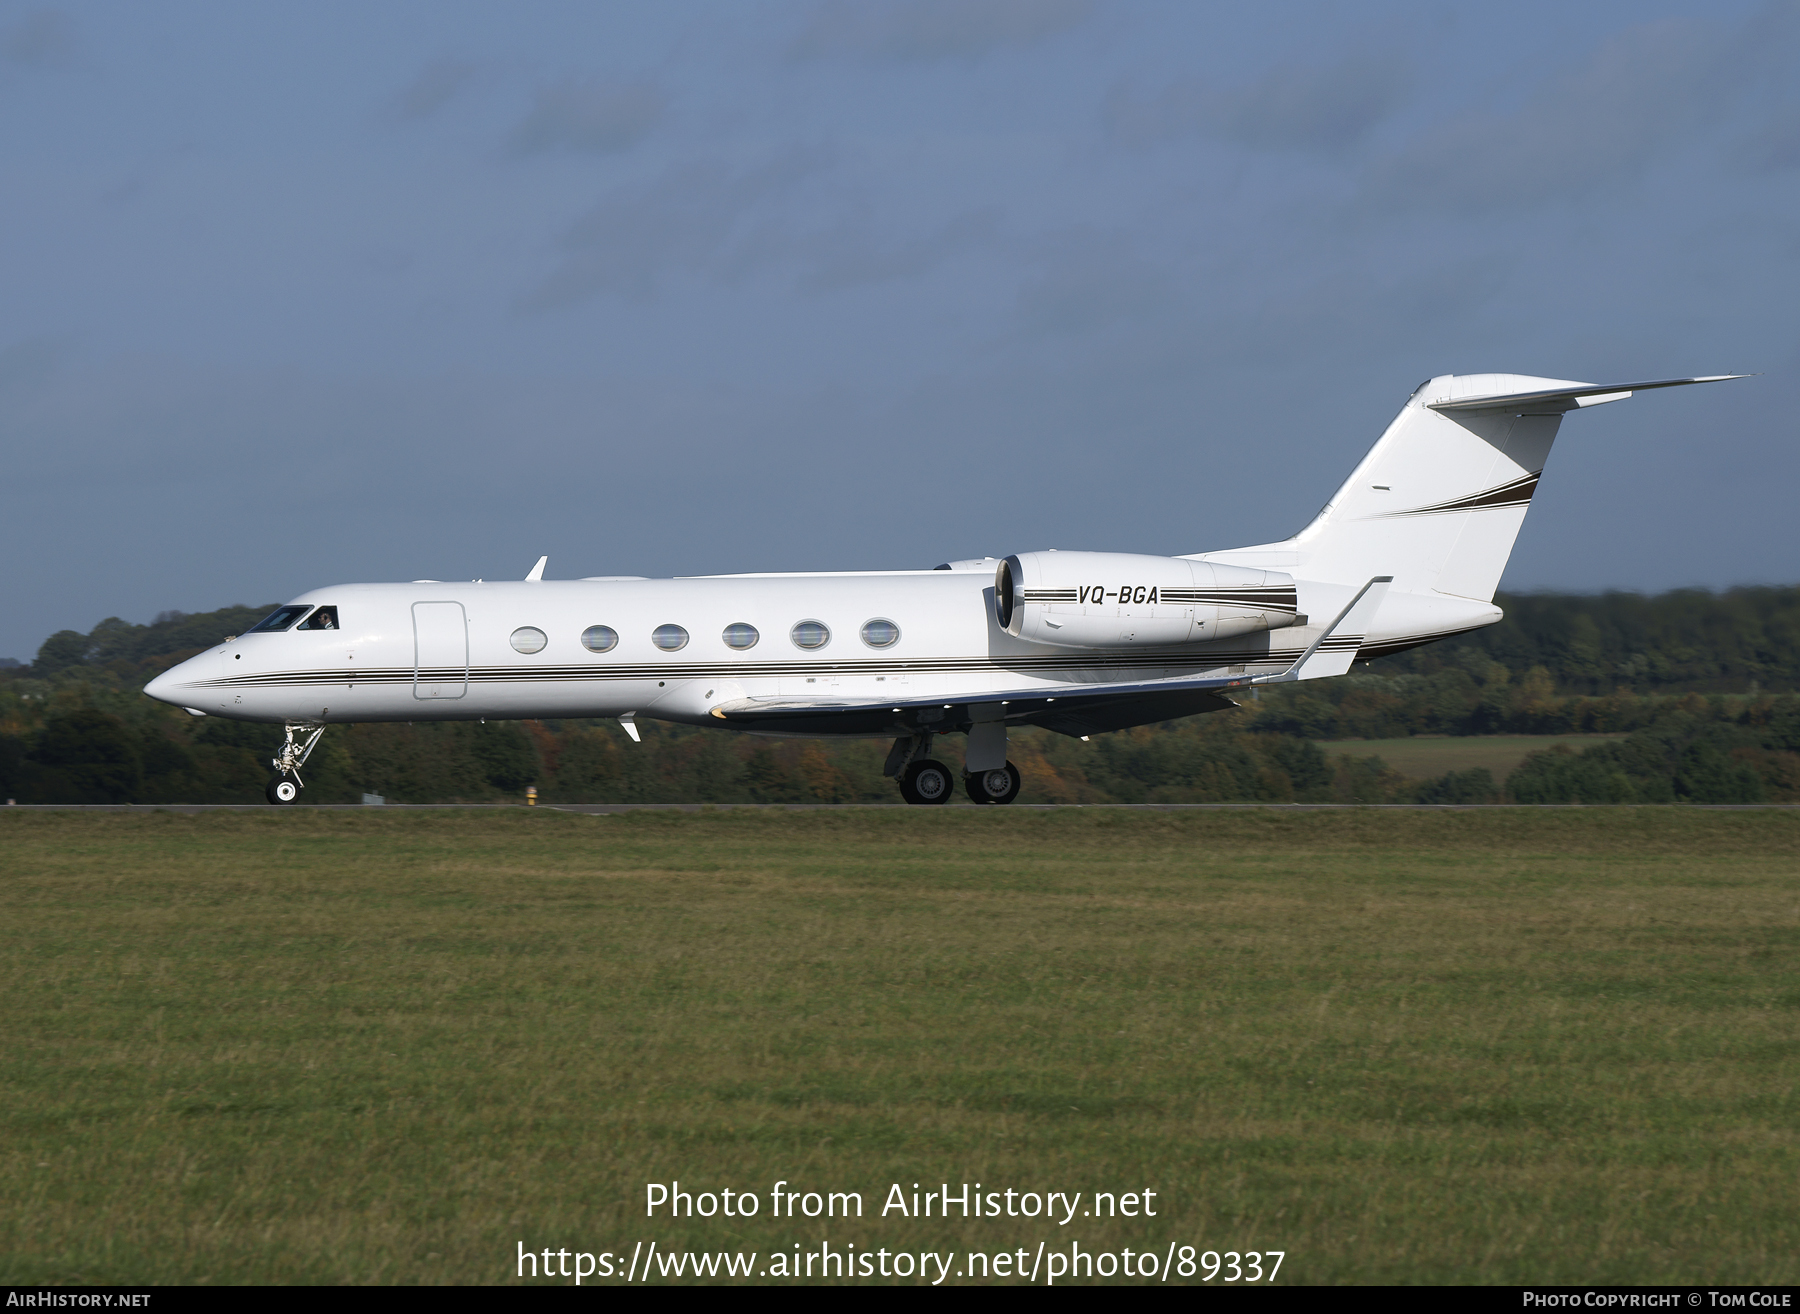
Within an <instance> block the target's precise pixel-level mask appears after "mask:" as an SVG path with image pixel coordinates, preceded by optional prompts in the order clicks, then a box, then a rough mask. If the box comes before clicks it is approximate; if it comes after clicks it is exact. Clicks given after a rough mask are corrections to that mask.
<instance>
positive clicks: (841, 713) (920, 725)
mask: <svg viewBox="0 0 1800 1314" xmlns="http://www.w3.org/2000/svg"><path fill="white" fill-rule="evenodd" d="M1745 377H1748V376H1746V375H1741V374H1718V375H1706V376H1701V377H1695V378H1685V379H1653V380H1650V381H1647V382H1638V383H1612V384H1590V383H1578V382H1573V381H1570V380H1566V379H1547V378H1538V377H1535V376H1531V375H1519V374H1463V375H1454V374H1450V375H1440V376H1438V377H1436V378H1432V379H1429V380H1427V381H1426V382H1424V383H1422V384H1420V385H1419V387H1418V388H1416V389H1415V390H1414V391H1413V393H1412V395H1411V396H1410V397H1409V398H1408V399H1407V401H1406V404H1405V406H1404V407H1403V408H1402V409H1401V411H1400V414H1399V415H1398V416H1397V417H1396V418H1395V419H1394V421H1393V423H1391V424H1390V425H1388V427H1387V429H1386V431H1385V432H1384V433H1383V434H1382V435H1381V437H1380V438H1379V439H1378V440H1377V441H1376V443H1375V445H1374V446H1373V447H1372V448H1371V449H1370V450H1369V453H1368V455H1366V456H1365V457H1364V458H1363V460H1362V462H1361V464H1359V465H1358V466H1357V467H1356V468H1355V470H1353V471H1352V472H1351V474H1350V477H1349V478H1348V479H1347V480H1346V481H1345V482H1344V485H1343V487H1341V488H1340V489H1339V490H1338V491H1337V493H1336V494H1334V495H1333V497H1332V499H1331V500H1330V501H1329V502H1327V503H1326V504H1325V506H1324V508H1323V509H1322V510H1321V511H1320V512H1319V513H1318V515H1317V516H1316V517H1315V518H1314V519H1313V521H1312V523H1311V524H1309V525H1307V527H1306V528H1305V529H1303V530H1301V531H1300V532H1299V533H1298V534H1295V535H1294V536H1293V537H1292V538H1288V539H1284V540H1282V541H1281V542H1278V543H1264V544H1260V545H1257V546H1254V547H1244V548H1232V549H1228V550H1224V551H1210V552H1197V553H1194V554H1192V555H1189V556H1179V557H1162V556H1150V555H1139V554H1134V553H1123V552H1077V551H1058V550H1056V549H1050V550H1047V551H1038V552H1020V553H1016V554H1014V555H1012V556H1008V557H1005V558H993V557H982V558H979V559H973V560H964V561H949V562H944V563H943V564H941V565H938V566H935V567H933V568H931V569H928V570H924V569H921V570H887V571H868V570H864V571H816V572H791V573H751V574H735V575H700V576H687V577H677V578H673V579H646V578H643V577H640V576H592V577H588V578H585V579H578V580H547V579H545V578H544V569H545V565H546V559H545V558H542V557H540V558H539V559H538V562H537V564H536V565H535V566H534V567H533V568H532V570H531V573H530V574H529V575H527V576H526V578H525V579H524V580H522V581H487V580H471V581H469V582H467V583H448V582H443V581H438V580H414V581H412V582H411V583H409V584H343V585H337V586H334V587H331V588H324V589H316V590H314V591H312V592H309V593H304V594H301V595H300V596H299V597H297V598H295V599H294V600H293V601H292V602H289V603H287V604H285V605H283V606H281V607H278V608H276V609H275V610H274V611H273V612H271V613H270V614H269V615H268V616H267V617H265V618H264V619H263V620H262V621H261V622H259V623H258V624H256V625H254V626H252V627H251V628H250V629H249V630H248V631H246V632H245V633H244V634H241V635H236V636H233V637H232V638H230V639H227V640H226V641H225V642H223V643H221V644H220V645H219V646H218V647H216V648H214V649H212V650H210V651H208V652H205V653H202V654H200V655H199V656H196V657H192V658H190V659H188V660H187V661H184V662H182V663H181V664H180V665H178V666H175V667H173V668H171V669H170V670H168V671H166V672H164V673H163V674H161V675H159V676H157V677H156V678H155V679H154V680H152V681H151V682H150V683H149V684H148V685H147V686H146V687H145V690H144V692H145V693H147V694H148V695H150V696H151V697H152V698H158V699H161V700H162V701H164V702H167V703H173V704H175V705H177V706H179V707H184V708H186V709H187V710H188V711H189V712H191V713H193V714H194V715H196V716H223V717H228V718H231V719H234V720H242V721H260V722H268V723H271V724H281V725H283V726H284V727H285V730H286V739H285V742H284V743H283V744H282V745H281V747H280V749H279V751H278V752H277V754H276V756H275V757H274V758H273V759H272V761H271V765H272V766H273V767H274V775H273V776H272V777H271V778H270V780H269V784H268V789H267V797H268V799H269V801H270V802H271V803H279V804H289V803H293V802H294V801H295V800H296V799H297V798H298V797H299V795H300V790H301V788H302V787H303V781H302V779H301V775H300V771H301V768H302V767H303V766H304V765H305V763H306V760H307V758H308V756H309V755H310V754H311V753H312V751H313V748H314V747H315V746H316V745H317V743H318V742H319V738H320V736H321V735H322V734H323V733H324V731H325V728H326V727H327V726H331V725H340V724H345V723H350V722H359V721H431V720H439V721H472V720H519V719H536V718H545V717H551V718H617V720H618V721H619V723H620V724H621V726H622V727H623V728H624V730H625V732H626V733H627V734H628V735H630V737H631V738H632V739H633V740H634V741H635V740H639V734H638V726H637V721H638V719H639V718H648V719H653V720H660V721H668V722H674V723H676V724H682V725H692V726H711V727H716V728H722V729H726V730H736V731H741V732H745V733H749V734H754V735H772V736H782V737H800V738H864V739H876V738H879V739H892V740H893V747H892V749H891V750H890V751H889V753H888V755H887V760H886V763H885V767H884V770H885V773H886V774H887V775H888V776H889V777H891V778H893V779H894V780H895V781H896V782H897V784H898V785H899V790H900V795H901V797H902V798H903V799H904V800H905V801H906V802H907V803H914V804H941V803H947V802H949V801H950V799H951V798H952V797H953V796H954V794H955V792H956V790H955V786H956V779H955V775H954V774H953V773H952V770H951V768H950V767H948V766H946V765H945V764H944V763H943V762H941V761H939V760H938V759H937V758H936V757H934V756H933V752H934V747H935V745H936V743H937V741H938V740H939V738H940V737H941V736H944V735H949V734H961V735H963V736H964V737H965V740H966V742H965V745H964V752H963V771H962V773H961V774H962V781H963V787H964V791H965V792H966V793H967V795H968V797H969V798H970V800H972V801H973V802H975V803H980V804H1005V803H1010V802H1012V801H1013V800H1014V799H1015V798H1016V797H1017V796H1018V793H1019V790H1020V786H1021V784H1022V781H1021V778H1020V773H1019V771H1018V768H1017V767H1015V766H1014V765H1013V764H1012V763H1011V762H1010V761H1008V760H1007V747H1006V746H1007V734H1008V731H1010V730H1012V729H1014V728H1018V727H1024V726H1041V727H1043V728H1044V729H1047V730H1052V731H1055V732H1057V733H1059V734H1065V735H1072V736H1075V737H1078V738H1082V739H1086V738H1088V737H1089V736H1092V735H1095V734H1102V733H1105V732H1108V731H1113V730H1123V729H1126V728H1129V727H1131V726H1136V725H1147V724H1151V723H1155V722H1162V721H1169V720H1173V719H1176V718H1178V717H1185V716H1192V715H1196V714H1199V713H1204V712H1216V711H1222V710H1224V709H1226V708H1230V707H1234V706H1236V705H1237V704H1236V702H1235V701H1234V700H1233V698H1232V695H1233V694H1234V693H1242V692H1245V691H1249V690H1251V689H1253V688H1255V687H1256V686H1259V685H1267V684H1282V683H1287V682H1292V681H1296V680H1314V679H1323V678H1327V677H1331V676H1337V675H1343V674H1345V673H1346V672H1348V671H1349V670H1350V669H1351V666H1352V664H1353V663H1355V662H1367V661H1370V660H1372V659H1374V658H1377V657H1382V656H1386V655H1389V654H1392V653H1397V652H1402V651H1405V650H1406V649H1408V648H1414V647H1418V646H1419V645H1421V644H1426V643H1433V642H1436V641H1437V640H1439V639H1447V638H1449V637H1451V636H1452V635H1457V634H1466V633H1468V632H1469V631H1471V630H1476V629H1480V628H1481V627H1483V626H1486V625H1492V624H1494V623H1495V622H1496V621H1498V620H1500V619H1501V617H1502V612H1501V610H1500V609H1499V608H1498V607H1496V606H1494V604H1493V598H1494V592H1495V590H1496V589H1497V588H1498V586H1499V583H1500V575H1501V572H1502V570H1503V569H1504V568H1505V566H1506V561H1507V557H1508V556H1509V555H1510V554H1511V552H1512V548H1513V543H1514V540H1515V539H1516V538H1517V537H1518V533H1519V528H1520V526H1521V525H1522V524H1523V523H1524V519H1525V512H1526V510H1527V508H1528V507H1529V506H1530V504H1531V497H1532V493H1533V492H1534V491H1535V490H1536V488H1537V484H1538V479H1539V478H1540V476H1541V475H1542V473H1543V470H1544V462H1545V459H1546V457H1548V455H1549V452H1550V446H1551V443H1552V442H1553V441H1554V440H1555V438H1556V433H1557V429H1558V427H1559V426H1560V424H1561V423H1562V418H1563V416H1564V415H1566V414H1568V413H1569V412H1570V411H1575V410H1581V409H1585V408H1587V407H1590V406H1597V405H1602V404H1604V403H1607V402H1614V401H1622V400H1624V399H1625V398H1627V397H1630V396H1631V395H1632V394H1633V393H1636V392H1644V391H1649V390H1652V389H1657V388H1673V387H1681V386H1684V385H1688V384H1695V383H1717V382H1722V381H1724V380H1727V379H1738V378H1745Z"/></svg>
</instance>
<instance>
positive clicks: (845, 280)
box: [520, 149, 1000, 310]
mask: <svg viewBox="0 0 1800 1314" xmlns="http://www.w3.org/2000/svg"><path fill="white" fill-rule="evenodd" d="M835 163H836V158H835V156H834V155H833V154H832V152H830V151H828V150H824V149H798V150H792V151H789V152H787V153H785V154H783V155H780V156H778V157H776V158H774V159H772V160H769V161H767V162H765V163H762V164H758V165H755V166H752V167H748V168H735V169H734V168H731V167H729V166H727V165H724V164H721V163H718V162H716V161H714V162H702V163H694V164H687V165H681V166H678V167H675V168H671V169H669V170H667V171H665V172H664V173H663V174H662V175H661V176H659V177H658V178H656V179H655V180H654V181H653V182H651V183H650V184H649V185H647V186H643V187H639V188H634V189H621V190H620V191H618V192H617V193H615V194H614V195H612V196H610V197H608V198H607V199H606V200H604V201H602V202H601V203H600V204H599V205H597V206H595V207H594V208H593V209H592V210H590V211H589V212H588V213H587V214H586V215H584V216H582V218H581V219H580V220H578V221H577V222H576V223H575V224H574V225H573V226H572V227H571V228H570V229H569V231H568V232H567V233H565V234H564V236H563V238H562V240H561V242H560V244H559V245H560V248H561V259H560V261H559V262H558V264H557V266H556V268H555V269H554V270H552V272H551V273H550V274H549V275H548V277H546V278H545V279H544V280H543V281H542V282H540V283H539V284H538V286H537V287H536V288H534V289H533V290H532V291H531V292H530V293H529V294H527V295H526V296H525V297H523V298H522V299H521V302H520V306H521V308H522V309H526V310H545V309H550V308H553V307H557V306H565V305H572V304H575V303H577V302H580V301H585V300H587V299H589V298H591V297H596V296H608V295H610V296H618V297H626V298H632V299H642V298H644V297H648V296H651V295H653V294H654V293H655V292H656V290H657V288H658V287H659V286H660V285H661V283H662V282H663V280H664V279H665V278H666V277H667V276H668V275H670V274H678V273H679V274H688V275H692V276H698V277H703V278H707V279H710V280H712V281H714V282H718V283H733V282H739V281H741V280H743V279H744V278H747V277H749V276H750V275H751V274H753V273H755V272H757V271H760V270H765V269H770V268H781V269H783V270H785V271H787V272H789V273H791V274H792V276H793V278H794V281H795V283H796V285H797V286H798V287H799V288H801V289H802V290H804V291H808V292H832V291H838V290H841V289H844V288H848V287H856V286H864V285H868V284H872V283H886V282H893V281H896V280H900V279H908V278H918V277H922V276H923V275H925V274H928V273H930V272H931V271H932V270H934V269H936V268H937V267H938V266H940V265H942V264H943V263H944V262H946V261H948V260H951V259H954V258H956V257H957V256H959V255H963V254H966V253H969V252H972V251H976V250H981V249H984V248H990V247H992V246H993V245H994V244H995V243H996V242H997V241H998V238H999V227H1000V219H999V214H998V212H997V211H995V210H991V209H984V210H972V211H967V212H965V213H963V214H960V215H957V216H955V217H953V218H951V219H949V220H946V221H945V222H943V223H941V224H939V225H938V226H936V227H935V228H932V229H930V230H929V231H927V232H925V233H924V234H923V235H921V236H911V237H900V238H892V237H885V236H882V235H881V234H878V233H877V232H875V231H874V230H873V227H872V225H871V223H870V222H869V219H868V215H867V207H866V206H858V205H856V204H854V203H853V202H850V201H847V200H845V199H844V198H841V197H837V196H835V195H834V194H833V193H832V192H831V191H829V190H826V189H827V188H828V186H829V183H828V180H829V179H830V178H831V175H832V173H833V166H834V164H835ZM799 215H809V216H813V218H812V219H811V220H810V222H809V221H806V220H802V219H800V218H798V217H797V216H799ZM834 216H835V217H834Z"/></svg>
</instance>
